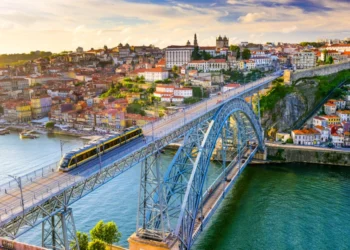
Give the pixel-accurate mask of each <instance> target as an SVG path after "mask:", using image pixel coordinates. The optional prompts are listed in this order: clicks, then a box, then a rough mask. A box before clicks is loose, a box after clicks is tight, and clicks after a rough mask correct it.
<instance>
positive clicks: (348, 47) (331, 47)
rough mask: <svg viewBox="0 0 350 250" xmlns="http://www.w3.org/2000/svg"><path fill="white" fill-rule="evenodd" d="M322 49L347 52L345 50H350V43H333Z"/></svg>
mask: <svg viewBox="0 0 350 250" xmlns="http://www.w3.org/2000/svg"><path fill="white" fill-rule="evenodd" d="M322 49H326V50H336V51H339V52H345V51H350V44H331V45H327V46H324V47H321V48H320V50H322Z"/></svg>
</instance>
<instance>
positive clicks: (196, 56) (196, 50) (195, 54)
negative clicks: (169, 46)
mask: <svg viewBox="0 0 350 250" xmlns="http://www.w3.org/2000/svg"><path fill="white" fill-rule="evenodd" d="M200 59H202V56H201V54H200V53H199V48H198V47H194V49H193V52H192V60H200Z"/></svg>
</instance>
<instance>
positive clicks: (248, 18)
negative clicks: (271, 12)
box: [238, 12, 266, 23]
mask: <svg viewBox="0 0 350 250" xmlns="http://www.w3.org/2000/svg"><path fill="white" fill-rule="evenodd" d="M265 16H266V13H265V12H260V13H248V14H247V15H245V16H240V17H239V18H238V21H239V22H242V23H252V22H255V21H257V20H259V19H261V18H263V17H265Z"/></svg>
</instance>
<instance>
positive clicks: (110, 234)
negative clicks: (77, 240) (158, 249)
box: [104, 110, 143, 245]
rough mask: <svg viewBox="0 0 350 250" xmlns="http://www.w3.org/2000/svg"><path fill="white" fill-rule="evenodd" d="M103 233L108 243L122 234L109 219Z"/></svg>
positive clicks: (115, 241) (113, 241)
mask: <svg viewBox="0 0 350 250" xmlns="http://www.w3.org/2000/svg"><path fill="white" fill-rule="evenodd" d="M142 111H143V110H142ZM141 115H142V114H141ZM104 234H105V237H104V238H105V240H104V241H105V242H106V243H108V244H110V245H111V244H113V243H117V242H119V240H120V238H121V236H122V234H121V233H120V232H119V231H118V227H117V225H116V224H115V222H114V221H109V222H107V223H106V224H105V228H104Z"/></svg>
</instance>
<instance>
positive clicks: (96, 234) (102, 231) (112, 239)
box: [90, 220, 121, 244]
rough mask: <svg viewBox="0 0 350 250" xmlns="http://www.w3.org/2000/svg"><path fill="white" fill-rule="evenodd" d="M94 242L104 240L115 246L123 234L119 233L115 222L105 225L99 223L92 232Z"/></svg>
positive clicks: (101, 222)
mask: <svg viewBox="0 0 350 250" xmlns="http://www.w3.org/2000/svg"><path fill="white" fill-rule="evenodd" d="M90 235H91V238H92V240H102V241H104V242H106V243H107V244H113V243H116V242H118V241H119V240H120V237H121V233H120V232H119V231H118V227H117V225H116V224H115V223H114V222H113V221H110V222H107V223H104V222H103V221H102V220H101V221H99V222H98V223H97V224H96V225H95V227H94V228H93V229H91V231H90Z"/></svg>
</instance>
